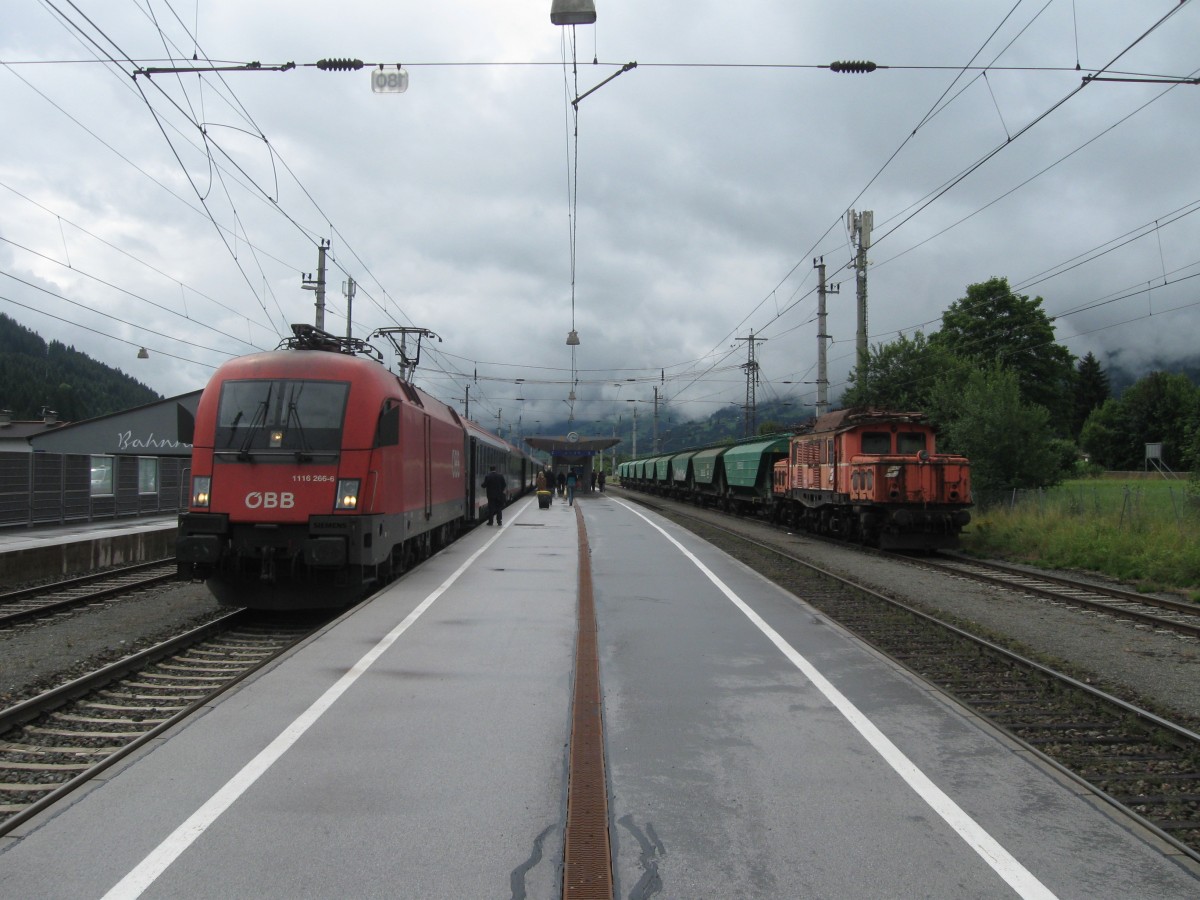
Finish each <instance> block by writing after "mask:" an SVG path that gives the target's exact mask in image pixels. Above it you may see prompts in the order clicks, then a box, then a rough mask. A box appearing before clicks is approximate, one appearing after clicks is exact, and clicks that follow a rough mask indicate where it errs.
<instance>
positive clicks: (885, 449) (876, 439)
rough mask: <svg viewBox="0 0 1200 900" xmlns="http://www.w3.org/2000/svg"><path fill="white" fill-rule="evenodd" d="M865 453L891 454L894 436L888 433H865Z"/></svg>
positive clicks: (863, 446) (863, 447)
mask: <svg viewBox="0 0 1200 900" xmlns="http://www.w3.org/2000/svg"><path fill="white" fill-rule="evenodd" d="M862 452H863V453H875V454H880V453H891V452H892V436H891V435H890V434H888V433H887V432H886V431H864V432H863V436H862Z"/></svg>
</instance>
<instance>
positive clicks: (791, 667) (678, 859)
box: [0, 494, 1200, 900]
mask: <svg viewBox="0 0 1200 900" xmlns="http://www.w3.org/2000/svg"><path fill="white" fill-rule="evenodd" d="M577 514H578V515H581V516H582V519H583V523H584V525H585V527H586V538H587V542H588V547H589V548H590V556H589V557H588V558H589V560H590V569H591V585H592V590H593V596H594V601H595V610H596V620H597V625H598V638H599V640H598V647H599V656H600V674H601V689H602V695H603V716H604V723H605V733H606V736H605V754H606V763H607V771H608V800H609V808H608V821H609V836H610V840H611V844H612V866H613V879H614V883H615V891H614V895H615V896H617V897H664V898H703V897H712V898H727V897H781V898H796V897H856V898H857V897H925V898H955V900H958V898H962V897H972V898H1008V897H1013V896H1019V897H1038V898H1049V897H1063V898H1067V897H1072V898H1074V897H1088V898H1106V897H1111V898H1128V897H1151V896H1152V897H1156V898H1174V897H1180V898H1182V897H1189V898H1190V897H1195V896H1197V895H1200V878H1198V876H1197V873H1196V871H1195V869H1194V867H1193V866H1192V865H1191V864H1190V862H1189V861H1188V860H1187V859H1186V858H1179V857H1177V856H1175V855H1173V853H1172V851H1171V850H1170V849H1169V848H1166V847H1164V846H1162V845H1160V844H1159V843H1157V842H1156V840H1155V839H1154V838H1153V836H1151V835H1148V834H1146V833H1144V832H1142V831H1141V830H1140V829H1138V828H1137V827H1136V826H1135V825H1133V824H1132V823H1130V822H1128V821H1127V820H1125V819H1124V818H1122V817H1121V816H1119V815H1118V814H1117V813H1115V812H1114V811H1112V810H1111V808H1110V807H1108V806H1107V805H1106V804H1105V803H1103V802H1102V801H1100V800H1098V799H1097V798H1095V797H1093V796H1092V795H1090V794H1089V793H1088V792H1087V791H1085V790H1084V789H1082V788H1080V787H1079V786H1078V785H1076V784H1074V783H1073V782H1071V781H1069V780H1067V779H1065V778H1063V777H1062V776H1060V775H1058V774H1056V773H1055V772H1054V771H1053V770H1051V769H1049V768H1048V767H1046V766H1043V765H1042V764H1041V763H1040V762H1039V761H1038V760H1037V759H1036V758H1034V757H1032V756H1031V755H1030V754H1028V753H1027V752H1025V751H1024V750H1022V749H1021V748H1020V747H1019V746H1018V745H1016V744H1014V743H1012V742H1011V741H1009V740H1007V739H1006V738H1005V737H1004V736H1003V735H1001V734H999V733H998V732H996V731H995V730H993V729H992V728H990V727H989V726H988V725H987V724H986V723H984V722H982V721H980V720H979V719H978V718H976V717H975V716H973V715H972V714H970V713H969V712H967V711H964V710H963V709H961V708H960V707H959V706H958V705H957V704H955V703H953V702H952V701H950V700H948V699H947V698H945V697H944V696H943V695H942V694H940V693H939V692H938V691H936V690H934V689H932V688H931V687H929V686H928V685H926V684H924V683H923V682H921V681H919V680H917V679H915V678H914V677H913V676H912V675H910V674H909V673H908V672H907V671H905V670H903V669H902V668H900V667H899V666H897V665H896V664H894V663H892V662H890V661H889V660H887V659H885V658H883V657H881V656H880V655H879V654H877V653H876V652H874V651H873V650H871V649H870V648H868V647H866V646H864V645H863V644H862V643H861V642H859V641H858V640H857V639H856V638H854V637H853V636H852V635H850V634H848V633H847V632H845V631H843V630H842V629H841V628H839V627H838V626H836V625H834V624H832V623H831V622H829V620H827V619H826V618H825V617H824V616H822V615H820V614H819V613H817V612H816V611H815V610H813V609H812V608H811V607H809V606H807V605H806V604H805V602H804V599H803V598H802V597H796V596H794V595H791V594H789V593H787V592H785V591H783V590H781V589H779V588H778V587H776V586H775V585H773V584H771V583H769V582H767V581H766V580H764V579H763V578H762V577H760V576H759V575H757V574H756V573H754V572H751V571H750V570H748V569H747V568H746V567H744V566H743V565H742V564H740V563H738V562H737V561H735V560H733V559H731V558H730V557H728V556H726V555H725V554H723V553H721V552H720V551H718V550H716V549H715V548H713V547H712V546H711V545H708V544H706V543H705V542H703V541H702V540H700V539H699V538H697V537H695V536H694V535H691V534H689V533H687V532H684V531H682V530H681V529H678V528H677V527H675V526H673V525H671V524H669V523H666V522H665V521H664V520H662V519H660V518H658V517H656V516H655V515H653V514H652V513H648V512H646V511H644V510H642V509H639V508H638V507H636V506H635V505H633V504H631V503H628V502H626V501H624V500H622V499H620V498H618V497H616V496H613V495H610V494H588V495H583V496H581V497H579V498H577V500H576V505H575V506H574V507H571V506H567V505H566V504H564V503H562V502H561V501H560V500H556V501H555V502H554V504H553V505H552V506H551V507H550V508H549V509H545V510H542V509H539V508H538V504H537V502H536V500H534V499H533V498H532V497H531V498H526V499H522V500H519V501H518V502H516V503H515V504H513V505H512V506H511V507H509V509H508V510H506V512H505V516H504V523H505V524H504V526H503V527H500V528H489V527H479V528H476V529H475V530H474V531H472V532H470V533H469V534H467V535H465V536H464V537H462V538H461V539H459V540H458V541H457V542H455V543H454V544H453V545H451V546H450V547H448V548H447V549H446V550H444V551H442V552H441V553H439V554H437V555H436V556H434V557H433V558H432V559H430V560H428V561H427V562H425V563H424V564H422V565H421V566H419V567H417V568H416V569H414V570H413V571H412V572H410V573H409V574H408V575H406V576H405V577H404V578H403V579H401V580H399V581H398V582H396V583H394V584H393V585H391V586H389V587H388V588H387V589H386V590H384V591H382V592H381V593H380V594H378V595H377V596H376V597H375V598H374V599H373V600H372V601H371V602H369V603H367V604H365V605H363V606H361V607H359V608H357V609H355V610H354V611H352V612H350V613H348V614H346V615H344V616H342V617H341V618H339V619H338V620H337V621H335V622H333V623H331V624H330V625H328V626H327V627H326V628H324V629H323V630H322V631H321V632H320V633H319V634H317V635H315V636H314V637H312V638H310V639H309V640H308V641H306V642H305V643H304V644H302V645H301V646H300V647H298V648H296V649H294V650H293V651H291V652H290V653H289V654H288V655H286V656H285V657H284V658H283V659H281V660H280V661H278V662H277V663H275V664H273V665H272V666H270V667H268V668H266V669H264V670H263V671H261V672H260V673H258V674H257V675H256V676H255V677H253V678H252V679H250V680H248V681H246V682H244V683H243V684H242V685H241V686H239V687H238V688H237V689H235V690H234V691H231V692H229V693H227V694H226V695H224V696H223V697H222V698H220V699H219V700H217V701H215V702H214V703H212V704H211V705H210V707H209V708H207V709H206V710H205V711H204V712H203V713H202V714H201V715H198V716H196V717H193V718H192V719H191V720H190V721H189V722H187V723H185V724H183V725H181V726H179V727H178V728H176V729H174V730H172V731H170V732H168V733H166V734H165V735H163V736H162V737H161V738H160V739H159V740H158V741H156V742H155V743H154V744H152V745H151V746H148V747H147V748H145V749H144V750H143V751H142V752H140V753H139V754H137V755H135V756H133V757H131V758H130V759H128V760H125V761H123V762H122V763H120V764H118V765H116V766H114V767H113V768H112V769H111V770H110V771H109V772H108V773H106V775H105V776H104V777H103V778H102V779H100V780H98V781H95V782H93V783H92V784H91V785H90V786H89V787H87V788H85V789H83V790H81V791H80V792H78V793H77V795H76V796H74V797H73V798H71V799H69V800H68V801H67V802H65V803H64V804H62V805H61V806H60V807H59V808H57V809H53V810H50V811H48V812H46V813H44V814H42V815H41V816H39V817H37V818H35V819H32V820H30V821H29V822H27V823H25V824H24V825H22V826H21V827H20V828H18V829H17V830H16V831H14V832H13V833H12V834H10V835H8V836H6V837H3V838H0V896H3V897H22V898H29V900H33V898H52V897H53V898H59V897H103V898H106V900H117V898H124V900H128V898H135V897H146V898H171V897H199V898H209V897H211V898H225V897H245V896H254V897H259V898H276V897H278V898H283V897H287V898H298V897H305V898H308V897H312V898H327V897H335V896H340V897H354V898H369V897H396V896H402V897H414V898H443V897H445V898H467V897H470V898H474V897H497V896H504V897H520V898H526V897H529V898H535V897H559V896H562V883H561V882H562V861H563V852H564V839H563V832H564V828H565V822H566V789H567V786H566V776H567V771H568V763H569V761H568V758H567V749H566V748H567V745H568V742H569V738H570V734H569V731H570V709H569V707H570V698H571V690H572V682H573V677H574V671H573V667H574V660H575V644H576V635H577V626H576V616H577V600H578V593H579V584H578V574H579V558H580V557H579V547H580V543H579V542H580V537H579V532H578V527H577Z"/></svg>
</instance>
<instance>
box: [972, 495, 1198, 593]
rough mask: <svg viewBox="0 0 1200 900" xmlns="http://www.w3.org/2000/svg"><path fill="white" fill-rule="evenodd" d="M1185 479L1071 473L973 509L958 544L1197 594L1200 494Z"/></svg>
mask: <svg viewBox="0 0 1200 900" xmlns="http://www.w3.org/2000/svg"><path fill="white" fill-rule="evenodd" d="M1185 485H1186V482H1183V481H1165V480H1146V481H1129V482H1124V481H1110V480H1104V479H1087V480H1080V481H1069V482H1066V483H1065V484H1062V485H1059V486H1057V487H1054V488H1050V489H1048V490H1045V491H1025V492H1019V493H1017V494H1016V495H1015V496H1013V495H1010V496H1007V497H1005V499H1004V502H1002V503H996V504H994V505H992V506H990V507H987V508H976V509H975V510H974V511H973V512H972V523H971V525H970V526H969V527H968V529H967V530H966V531H965V532H964V533H963V549H964V550H965V551H966V552H967V553H970V554H972V555H976V556H981V557H993V558H1002V559H1009V560H1013V561H1015V562H1022V563H1026V564H1030V565H1035V566H1042V567H1045V568H1058V569H1084V570H1087V571H1091V572H1099V573H1102V574H1104V575H1108V576H1110V577H1112V578H1117V579H1120V580H1122V581H1126V582H1130V583H1132V584H1134V585H1135V586H1136V587H1137V588H1138V589H1140V590H1146V591H1176V592H1179V593H1183V594H1187V595H1190V596H1191V598H1192V600H1194V601H1196V602H1200V500H1198V499H1197V498H1196V496H1195V495H1194V494H1191V493H1189V492H1188V491H1187V490H1186V487H1185Z"/></svg>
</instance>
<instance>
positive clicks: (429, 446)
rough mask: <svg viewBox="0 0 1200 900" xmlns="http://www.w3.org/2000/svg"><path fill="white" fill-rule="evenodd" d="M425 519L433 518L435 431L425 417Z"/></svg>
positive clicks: (427, 417)
mask: <svg viewBox="0 0 1200 900" xmlns="http://www.w3.org/2000/svg"><path fill="white" fill-rule="evenodd" d="M424 440H425V518H426V519H430V518H433V431H432V424H431V422H430V420H429V416H425V434H424Z"/></svg>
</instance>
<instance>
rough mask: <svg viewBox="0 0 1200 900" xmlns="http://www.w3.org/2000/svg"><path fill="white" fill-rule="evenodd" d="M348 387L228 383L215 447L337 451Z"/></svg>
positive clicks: (245, 450)
mask: <svg viewBox="0 0 1200 900" xmlns="http://www.w3.org/2000/svg"><path fill="white" fill-rule="evenodd" d="M349 390H350V385H349V384H347V383H346V382H341V381H299V380H296V381H282V380H280V381H269V380H263V381H227V382H225V384H224V385H222V387H221V400H220V403H219V405H218V406H217V434H216V443H215V446H214V449H215V450H217V451H221V450H234V451H237V452H239V453H251V452H263V451H266V452H270V451H275V452H276V453H279V452H283V453H286V454H289V455H290V454H293V453H311V452H331V451H333V452H336V451H337V450H338V448H339V447H340V446H341V439H342V420H343V418H344V416H345V413H346V396H347V394H348V393H349Z"/></svg>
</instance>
